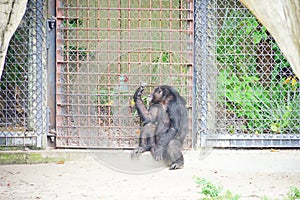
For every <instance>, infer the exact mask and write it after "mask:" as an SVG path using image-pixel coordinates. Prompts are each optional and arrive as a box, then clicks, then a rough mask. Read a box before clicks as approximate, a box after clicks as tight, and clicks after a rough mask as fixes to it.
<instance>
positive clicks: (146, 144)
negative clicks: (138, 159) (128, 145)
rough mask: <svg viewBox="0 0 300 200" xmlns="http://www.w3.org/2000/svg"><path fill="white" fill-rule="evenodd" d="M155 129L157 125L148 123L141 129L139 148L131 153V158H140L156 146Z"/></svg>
mask: <svg viewBox="0 0 300 200" xmlns="http://www.w3.org/2000/svg"><path fill="white" fill-rule="evenodd" d="M155 128H156V125H155V123H148V124H146V125H144V126H143V127H142V128H141V133H140V137H139V146H138V147H136V148H135V149H134V150H133V151H132V152H131V157H135V156H139V155H140V154H142V153H144V152H145V151H149V150H150V149H151V147H153V146H154V145H155Z"/></svg>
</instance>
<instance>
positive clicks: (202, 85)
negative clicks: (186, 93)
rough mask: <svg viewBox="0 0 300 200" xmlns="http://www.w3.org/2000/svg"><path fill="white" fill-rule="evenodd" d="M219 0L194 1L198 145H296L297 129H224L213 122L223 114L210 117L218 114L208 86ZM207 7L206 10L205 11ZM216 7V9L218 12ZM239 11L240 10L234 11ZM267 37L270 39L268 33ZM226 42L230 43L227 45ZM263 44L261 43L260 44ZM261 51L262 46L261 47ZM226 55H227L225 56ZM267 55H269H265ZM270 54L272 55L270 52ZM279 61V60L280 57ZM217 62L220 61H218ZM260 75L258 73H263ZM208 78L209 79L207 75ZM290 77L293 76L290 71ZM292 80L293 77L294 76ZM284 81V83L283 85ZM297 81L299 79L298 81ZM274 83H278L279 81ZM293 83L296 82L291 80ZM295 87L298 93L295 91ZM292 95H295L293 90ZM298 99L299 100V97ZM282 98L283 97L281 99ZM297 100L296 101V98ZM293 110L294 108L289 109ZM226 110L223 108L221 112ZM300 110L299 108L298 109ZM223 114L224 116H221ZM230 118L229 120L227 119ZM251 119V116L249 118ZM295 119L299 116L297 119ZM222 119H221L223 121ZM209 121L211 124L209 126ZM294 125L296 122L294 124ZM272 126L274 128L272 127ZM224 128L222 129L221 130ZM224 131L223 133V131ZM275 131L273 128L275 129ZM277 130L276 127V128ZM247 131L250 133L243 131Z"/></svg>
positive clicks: (211, 81)
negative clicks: (281, 131) (267, 131)
mask: <svg viewBox="0 0 300 200" xmlns="http://www.w3.org/2000/svg"><path fill="white" fill-rule="evenodd" d="M218 3H220V2H219V1H216V0H201V1H200V0H196V1H195V52H194V55H195V59H194V62H195V63H194V66H195V71H196V76H195V78H196V81H195V82H196V86H195V90H196V92H195V95H196V103H195V118H196V119H195V120H194V121H195V123H196V124H195V127H196V130H197V133H198V135H199V140H200V143H199V144H198V147H233V148H236V147H239V148H258V147H278V148H291V147H292V148H294V147H297V148H298V147H300V134H299V131H300V130H298V131H295V130H294V129H293V127H290V126H288V127H286V129H288V128H290V130H289V129H288V130H287V133H280V134H278V133H275V132H274V133H267V134H263V133H260V132H259V130H258V131H255V130H256V129H255V130H252V132H255V133H252V134H251V133H240V132H239V127H237V126H236V125H235V124H233V125H232V130H228V129H226V128H224V127H223V128H222V129H218V128H216V127H217V126H218V125H214V124H216V123H217V122H216V119H218V118H219V119H220V118H221V120H224V119H226V117H225V116H213V115H218V114H217V112H216V109H217V108H216V106H217V103H219V104H220V102H218V100H217V99H216V98H217V97H216V95H217V93H216V91H215V90H216V89H215V88H216V86H215V87H214V86H211V85H212V84H214V82H217V80H216V79H214V76H216V75H217V74H218V73H219V71H214V70H213V69H214V68H215V66H216V65H217V64H219V63H218V61H217V57H216V56H217V55H218V54H217V53H218V52H215V51H216V49H215V48H217V44H216V40H217V36H216V35H215V34H218V31H219V30H218V29H217V27H218V23H221V22H218V21H217V20H219V19H216V18H215V17H216V16H215V15H216V12H218V11H217V8H218ZM226 5H227V6H233V7H240V8H241V9H243V8H242V6H241V5H240V4H239V2H238V1H226ZM208 9H209V11H208ZM221 11H222V10H221ZM221 11H220V10H219V12H221ZM237 12H240V11H237ZM269 40H272V38H271V37H270V36H269ZM227 45H230V44H227ZM262 45H263V44H262ZM250 48H251V47H250ZM263 50H265V49H263ZM258 55H259V56H264V55H263V54H258ZM227 56H229V54H228V55H227ZM267 56H269V57H270V55H267ZM271 56H272V55H271ZM280 59H282V60H281V61H280V62H281V63H283V62H284V61H283V56H282V57H281V58H280ZM220 65H221V64H220ZM264 75H265V74H262V75H261V76H264ZM278 76H280V77H282V76H283V77H284V76H285V74H280V73H279V74H278ZM208 77H209V78H208ZM290 77H293V75H292V74H291V75H290ZM288 80H290V78H289V76H287V75H286V81H285V82H288ZM295 80H296V79H295ZM285 82H284V84H285ZM262 83H263V84H269V82H262ZM298 83H299V82H298ZM275 84H280V82H279V80H278V82H276V83H275ZM294 84H297V83H295V82H294ZM299 91H300V90H299V88H298V92H299ZM293 94H296V95H298V93H297V91H295V92H294V93H293ZM299 100H300V99H299ZM282 101H284V100H282ZM298 102H300V101H298ZM221 103H222V102H221ZM293 109H297V108H293ZM225 112H227V111H225ZM264 112H269V113H273V111H272V110H265V111H264ZM299 112H300V111H299ZM222 117H224V119H222ZM273 117H274V118H275V115H274V116H273ZM295 117H296V116H295ZM295 117H293V116H291V119H293V120H294V121H295V119H294V118H295ZM227 120H230V119H227ZM234 120H239V118H237V117H234ZM249 120H251V119H249ZM298 120H299V119H298ZM224 121H225V120H224ZM209 123H211V124H213V125H211V124H210V125H209ZM295 125H296V124H295ZM275 128H276V127H275ZM224 130H225V132H224ZM226 130H227V132H226ZM275 130H276V129H275ZM279 130H280V129H279ZM247 132H251V130H250V131H247Z"/></svg>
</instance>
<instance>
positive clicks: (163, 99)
mask: <svg viewBox="0 0 300 200" xmlns="http://www.w3.org/2000/svg"><path fill="white" fill-rule="evenodd" d="M175 99H176V96H175V94H174V93H173V89H172V88H171V87H170V86H166V85H161V86H158V87H157V88H156V89H155V90H154V91H153V93H152V95H151V103H152V104H155V103H163V104H165V103H168V102H169V101H172V100H175Z"/></svg>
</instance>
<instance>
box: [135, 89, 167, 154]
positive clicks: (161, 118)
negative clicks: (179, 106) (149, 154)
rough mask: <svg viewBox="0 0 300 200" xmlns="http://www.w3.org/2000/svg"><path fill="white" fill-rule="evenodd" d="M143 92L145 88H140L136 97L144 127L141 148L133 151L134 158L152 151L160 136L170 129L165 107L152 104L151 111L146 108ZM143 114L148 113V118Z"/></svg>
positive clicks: (136, 104) (140, 142)
mask: <svg viewBox="0 0 300 200" xmlns="http://www.w3.org/2000/svg"><path fill="white" fill-rule="evenodd" d="M143 91H144V86H140V87H139V88H138V89H137V91H136V93H135V95H134V102H135V107H136V108H137V111H138V114H139V116H140V117H141V119H142V122H143V126H142V128H141V133H140V137H139V146H138V147H136V148H135V149H134V150H133V151H132V153H131V156H132V157H133V156H138V155H140V154H141V153H143V152H145V151H150V150H151V148H152V147H154V145H155V144H156V143H157V141H158V140H159V136H160V135H161V134H162V133H165V132H166V131H167V130H168V129H169V128H170V120H169V116H168V114H167V112H166V109H165V108H164V107H163V105H161V104H159V103H156V104H152V105H151V106H150V107H149V110H147V108H146V107H145V106H144V102H143V101H142V99H141V95H142V93H143ZM142 112H143V113H147V116H145V115H143V114H142Z"/></svg>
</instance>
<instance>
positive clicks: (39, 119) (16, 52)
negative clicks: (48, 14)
mask: <svg viewBox="0 0 300 200" xmlns="http://www.w3.org/2000/svg"><path fill="white" fill-rule="evenodd" d="M43 6H44V5H43V1H42V0H29V1H28V4H27V8H26V12H25V15H24V17H23V19H22V21H21V23H20V25H19V27H18V29H17V30H16V32H15V33H14V35H13V37H12V39H11V41H10V44H9V47H8V51H7V55H6V60H5V65H4V70H3V75H2V77H1V82H0V87H1V90H0V107H1V109H0V146H37V147H41V146H42V144H43V141H42V135H43V134H44V133H45V128H46V127H45V124H44V123H45V117H46V115H45V113H46V111H45V106H43V105H45V98H43V91H44V89H45V88H44V84H45V82H43V80H45V79H44V78H43V77H44V74H43V72H44V64H43V62H44V60H45V59H44V57H43V56H44V50H43V46H44V28H43V27H44V16H43V15H44V11H43Z"/></svg>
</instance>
